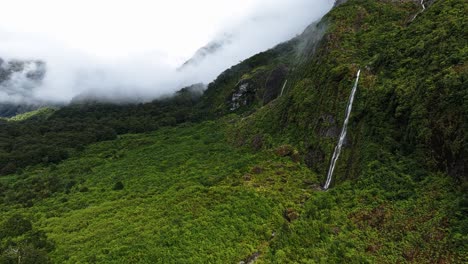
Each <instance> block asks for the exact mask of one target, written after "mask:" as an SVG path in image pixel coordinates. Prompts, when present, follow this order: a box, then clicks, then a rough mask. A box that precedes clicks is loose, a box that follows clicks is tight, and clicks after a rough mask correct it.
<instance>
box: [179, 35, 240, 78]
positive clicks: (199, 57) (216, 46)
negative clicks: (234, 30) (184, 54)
mask: <svg viewBox="0 0 468 264" xmlns="http://www.w3.org/2000/svg"><path fill="white" fill-rule="evenodd" d="M231 41H232V35H231V34H224V35H222V36H221V37H220V38H219V39H215V40H213V41H210V42H209V43H208V44H206V45H205V46H203V47H201V48H200V49H198V50H197V51H196V52H195V54H194V55H193V56H192V57H191V58H190V59H189V60H187V61H186V62H184V63H183V64H182V65H181V66H180V67H179V68H178V70H183V69H185V68H187V67H189V66H196V65H198V64H200V63H201V62H202V61H203V60H204V59H205V58H206V57H207V56H209V55H212V54H215V53H217V52H218V51H220V50H221V49H223V48H224V47H225V46H226V45H229V44H230V43H231Z"/></svg>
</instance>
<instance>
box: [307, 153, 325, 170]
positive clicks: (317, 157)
mask: <svg viewBox="0 0 468 264" xmlns="http://www.w3.org/2000/svg"><path fill="white" fill-rule="evenodd" d="M304 162H305V164H306V166H307V167H309V168H311V169H312V170H314V171H319V169H320V167H321V165H322V164H323V163H324V162H325V152H324V151H323V150H322V149H313V148H310V149H309V150H308V151H307V153H306V155H305V157H304Z"/></svg>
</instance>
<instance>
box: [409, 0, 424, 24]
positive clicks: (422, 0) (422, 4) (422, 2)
mask: <svg viewBox="0 0 468 264" xmlns="http://www.w3.org/2000/svg"><path fill="white" fill-rule="evenodd" d="M421 6H422V9H421V10H419V12H418V13H416V15H414V17H413V19H411V22H412V21H414V20H415V19H416V17H418V15H419V14H421V13H422V12H424V11H426V6H425V5H424V0H421Z"/></svg>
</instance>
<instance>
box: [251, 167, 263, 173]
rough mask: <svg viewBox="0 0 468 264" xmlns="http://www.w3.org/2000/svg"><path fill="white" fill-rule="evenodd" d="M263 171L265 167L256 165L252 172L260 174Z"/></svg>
mask: <svg viewBox="0 0 468 264" xmlns="http://www.w3.org/2000/svg"><path fill="white" fill-rule="evenodd" d="M262 172H263V169H262V168H261V167H259V166H255V167H253V168H252V173H253V174H260V173H262Z"/></svg>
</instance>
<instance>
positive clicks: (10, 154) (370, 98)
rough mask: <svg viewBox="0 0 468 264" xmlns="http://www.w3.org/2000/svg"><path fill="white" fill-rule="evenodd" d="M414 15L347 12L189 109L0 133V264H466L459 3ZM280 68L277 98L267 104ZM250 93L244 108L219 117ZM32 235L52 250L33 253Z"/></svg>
mask: <svg viewBox="0 0 468 264" xmlns="http://www.w3.org/2000/svg"><path fill="white" fill-rule="evenodd" d="M419 9H420V6H418V5H417V4H416V3H415V2H414V1H398V2H397V1H376V0H349V1H347V2H346V3H345V4H342V5H340V6H339V7H337V8H335V9H333V10H332V11H331V12H330V13H329V14H328V15H327V16H326V17H325V18H324V19H323V20H322V21H321V22H319V23H316V24H313V25H311V26H310V27H309V28H308V29H307V30H306V32H304V34H302V35H301V36H298V37H297V38H295V39H293V40H292V41H290V42H287V43H284V44H281V45H279V46H277V47H276V48H274V49H272V50H270V51H267V52H263V53H260V54H258V55H256V56H254V57H252V58H250V59H247V60H246V61H244V62H242V63H240V64H239V65H236V66H233V67H232V68H231V69H229V70H227V71H226V72H224V73H223V74H222V75H220V76H219V77H218V78H217V79H216V80H215V81H214V82H213V83H212V84H210V85H209V87H208V90H207V91H206V92H205V94H204V95H203V96H202V97H201V98H198V97H196V96H193V94H192V93H190V92H189V91H187V90H185V91H182V93H179V94H178V95H177V96H176V97H175V98H173V99H168V100H162V101H156V102H153V103H148V104H140V105H120V106H116V105H107V104H85V105H74V106H70V107H65V108H62V109H60V110H57V111H56V112H54V114H52V115H50V116H47V117H46V119H45V120H44V118H42V119H35V118H29V119H26V120H24V121H21V122H7V123H5V124H2V125H1V126H0V150H1V152H0V165H1V167H2V168H3V169H2V170H3V171H2V173H3V174H9V175H8V176H4V177H2V178H0V212H2V214H1V215H0V222H1V223H2V225H1V226H2V227H3V229H2V230H1V232H2V233H1V234H2V235H1V236H0V238H1V243H2V244H1V246H0V251H1V252H0V253H2V254H3V257H5V256H7V257H8V258H10V257H11V254H10V253H11V252H12V251H11V250H9V249H8V248H9V246H7V245H10V244H11V243H13V242H14V243H16V244H15V245H20V244H21V243H23V242H21V241H28V242H27V243H26V242H24V243H26V244H27V245H34V246H32V247H29V246H28V247H26V248H28V249H29V248H32V249H33V250H32V251H30V252H41V253H40V254H39V253H38V254H39V255H41V256H43V257H44V258H42V259H40V261H39V262H41V261H42V262H46V261H48V260H47V257H46V256H45V254H46V253H47V252H49V253H48V254H49V256H50V258H51V259H52V260H53V261H55V262H58V263H76V262H100V263H101V262H104V263H105V262H111V263H122V262H126V263H128V262H132V263H133V262H142V263H206V262H208V263H226V262H227V263H231V262H239V261H241V260H245V261H249V260H252V259H254V258H258V259H257V261H258V262H260V263H275V262H276V263H287V262H292V263H404V262H417V263H434V262H438V263H464V262H466V260H467V252H468V248H467V245H468V219H467V217H466V216H467V215H468V207H467V205H468V198H467V196H466V194H467V193H468V191H467V190H468V188H467V187H468V184H467V173H466V168H465V167H466V164H468V160H467V158H468V145H467V142H468V140H467V139H468V138H467V133H466V130H467V127H466V124H468V95H467V93H468V86H467V84H466V81H467V67H466V59H467V56H468V54H467V39H466V36H467V35H468V32H467V28H468V25H467V23H468V21H466V19H464V17H465V16H464V14H466V13H468V3H467V2H466V1H461V0H444V1H433V2H432V5H430V6H429V5H428V8H427V10H426V11H425V12H424V13H421V14H419V15H418V16H417V18H416V19H415V20H414V21H412V18H413V17H414V15H415V14H416V13H417V12H419V11H420V10H419ZM314 36H315V37H314ZM317 36H319V37H317ZM322 36H323V38H322V40H321V41H318V40H319V39H320V37H322ZM298 58H300V59H298ZM281 67H286V68H287V76H286V77H285V78H287V79H288V80H289V82H288V86H287V89H286V93H285V95H283V96H282V97H280V98H276V100H274V101H272V102H269V103H267V102H266V101H264V98H265V96H264V94H265V93H266V92H267V87H266V86H267V85H266V83H267V81H268V80H269V78H270V77H271V75H272V72H273V71H275V70H276V69H278V68H281ZM358 69H362V78H361V81H360V83H359V88H358V93H357V97H356V101H355V108H354V110H353V113H352V117H351V121H350V126H349V130H348V138H347V142H346V143H345V147H344V150H343V153H342V156H341V157H340V159H339V161H338V164H337V170H336V172H335V177H334V179H333V188H332V189H331V190H329V191H327V192H323V191H321V190H320V187H319V186H320V183H321V181H322V180H323V178H324V177H325V175H326V172H327V167H328V160H329V158H330V155H331V153H332V150H333V147H334V145H335V144H336V139H337V136H338V133H339V129H340V127H341V124H342V120H343V118H344V116H343V115H344V108H345V105H346V100H347V98H348V96H349V91H350V89H351V87H352V83H353V81H354V76H355V73H356V72H357V70H358ZM246 80H248V81H249V82H250V83H251V85H253V86H254V87H255V93H254V95H253V97H252V98H253V99H252V101H250V102H249V104H246V105H244V106H242V107H240V108H239V109H237V110H236V111H234V112H235V113H236V114H238V115H239V116H238V115H226V114H227V113H229V112H232V111H231V110H230V109H231V108H230V100H231V99H232V95H233V93H235V92H236V89H237V88H238V84H239V83H241V82H243V81H246ZM220 117H221V118H220ZM208 118H213V119H214V118H218V119H217V120H214V121H205V122H200V121H201V120H204V119H208ZM219 118H220V119H219ZM187 121H191V122H193V123H189V122H187ZM153 130H156V131H154V132H151V133H146V134H126V133H143V132H148V131H153ZM118 135H119V136H118ZM98 141H103V142H100V143H95V142H98ZM64 159H66V160H64ZM63 160H64V161H63ZM59 161H62V162H59ZM50 163H55V164H50ZM28 166H29V167H28ZM18 168H21V169H20V170H18ZM15 172H16V173H15ZM37 230H40V231H37ZM34 232H42V233H41V234H43V235H40V236H37V241H41V243H42V244H41V243H39V242H38V243H39V244H41V245H45V244H47V243H49V245H51V244H50V241H53V242H54V243H55V249H52V247H51V246H47V247H46V246H36V245H38V244H36V243H35V242H34V243H33V242H29V241H35V240H34V239H29V238H28V237H29V236H30V235H31V234H33V233H34ZM45 234H47V237H48V239H47V237H46V236H45ZM11 241H13V242H11ZM46 242H47V243H46ZM9 243H10V244H9ZM24 243H23V244H24ZM28 243H29V244H28ZM31 243H32V244H31ZM23 244H21V245H23ZM13 249H15V250H16V249H17V248H13ZM15 252H19V251H15ZM25 252H26V251H25ZM5 254H6V255H5ZM34 254H36V253H34ZM15 256H17V255H15ZM8 261H10V260H8Z"/></svg>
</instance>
